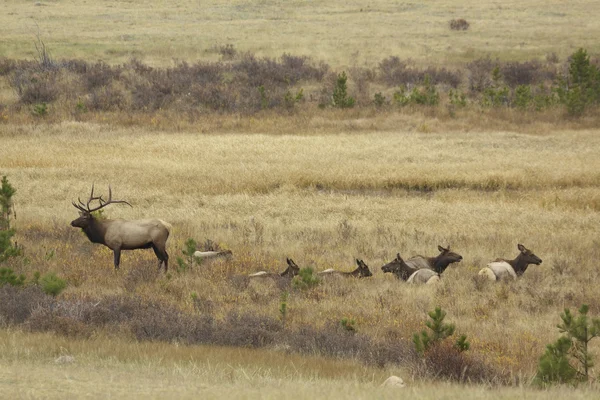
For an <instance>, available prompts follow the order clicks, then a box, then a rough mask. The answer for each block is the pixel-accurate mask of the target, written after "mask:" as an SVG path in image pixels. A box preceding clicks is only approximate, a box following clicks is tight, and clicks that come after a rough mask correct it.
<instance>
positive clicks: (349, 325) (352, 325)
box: [340, 317, 356, 333]
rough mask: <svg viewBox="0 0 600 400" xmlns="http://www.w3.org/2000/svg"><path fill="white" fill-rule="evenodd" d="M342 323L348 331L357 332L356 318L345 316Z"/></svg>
mask: <svg viewBox="0 0 600 400" xmlns="http://www.w3.org/2000/svg"><path fill="white" fill-rule="evenodd" d="M340 325H341V327H342V328H343V329H344V330H345V331H346V332H350V333H356V321H354V319H351V318H346V317H344V318H342V319H341V321H340Z"/></svg>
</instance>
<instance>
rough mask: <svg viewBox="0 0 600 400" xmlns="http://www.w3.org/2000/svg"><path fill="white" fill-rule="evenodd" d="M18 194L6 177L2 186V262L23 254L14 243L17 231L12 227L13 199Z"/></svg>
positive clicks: (0, 206)
mask: <svg viewBox="0 0 600 400" xmlns="http://www.w3.org/2000/svg"><path fill="white" fill-rule="evenodd" d="M16 192H17V191H16V189H15V188H14V187H13V186H12V185H11V184H10V183H9V182H8V179H7V178H6V176H3V177H2V186H0V262H3V261H4V260H6V259H7V258H9V257H15V256H18V255H20V254H21V249H20V247H19V246H17V245H16V244H15V245H13V243H12V237H13V236H14V235H15V230H14V229H12V228H11V227H10V219H11V216H12V215H13V213H14V210H13V200H12V197H13V196H14V194H15V193H16Z"/></svg>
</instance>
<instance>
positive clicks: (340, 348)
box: [0, 0, 600, 399]
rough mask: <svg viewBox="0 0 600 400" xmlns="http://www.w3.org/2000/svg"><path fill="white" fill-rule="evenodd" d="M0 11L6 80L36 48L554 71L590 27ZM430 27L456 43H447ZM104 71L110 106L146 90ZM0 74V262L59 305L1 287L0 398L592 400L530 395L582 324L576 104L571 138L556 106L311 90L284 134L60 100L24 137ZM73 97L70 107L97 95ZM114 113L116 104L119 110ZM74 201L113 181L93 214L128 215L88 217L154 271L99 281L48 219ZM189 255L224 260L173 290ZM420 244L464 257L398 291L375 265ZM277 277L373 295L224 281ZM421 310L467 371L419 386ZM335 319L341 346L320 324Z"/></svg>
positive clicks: (22, 117) (587, 295)
mask: <svg viewBox="0 0 600 400" xmlns="http://www.w3.org/2000/svg"><path fill="white" fill-rule="evenodd" d="M0 8H2V10H3V12H2V13H0V57H7V58H11V59H27V60H31V59H34V58H35V57H36V56H37V55H38V53H37V52H36V50H35V47H34V45H33V43H34V42H35V40H36V35H37V34H38V33H39V35H40V38H41V39H42V40H43V41H44V43H45V44H46V45H47V46H48V48H49V49H50V51H51V53H52V56H53V57H54V58H55V59H63V58H64V59H75V58H81V59H83V60H86V61H87V62H94V61H97V60H102V61H105V62H106V63H108V64H110V65H116V64H120V63H124V62H127V61H128V60H130V59H131V58H132V57H136V58H139V59H141V60H143V61H144V62H145V63H147V65H152V66H161V67H165V66H167V67H168V66H171V65H173V62H174V61H175V60H179V61H182V60H183V61H187V62H190V63H192V62H196V61H210V62H218V61H219V60H220V57H221V55H220V54H219V48H221V46H224V45H227V44H232V45H234V46H235V48H236V49H237V50H238V51H239V52H246V51H247V52H251V53H253V54H255V55H257V56H259V57H261V56H266V57H279V56H281V55H282V54H283V53H290V54H295V55H307V56H309V57H311V58H312V59H313V60H315V62H317V61H319V60H323V61H324V62H327V63H329V64H330V65H331V66H332V69H333V70H335V71H341V70H342V69H344V68H348V67H363V66H366V67H369V68H372V67H373V66H375V65H377V63H378V62H379V61H380V60H381V59H382V58H384V57H388V56H392V55H393V56H399V57H401V58H402V59H408V58H410V59H412V60H414V63H415V65H420V66H425V65H428V66H431V65H434V66H450V67H454V66H456V67H459V66H464V65H465V63H466V62H469V61H472V60H474V59H478V58H480V57H482V56H485V55H490V56H491V57H492V58H496V57H497V58H499V59H502V60H503V61H513V60H515V61H524V60H532V59H536V58H537V59H544V58H545V57H546V56H547V55H548V54H551V53H555V54H556V55H557V56H558V57H559V58H560V59H561V60H564V59H565V58H566V57H567V56H568V55H570V54H572V53H573V51H574V50H576V49H577V48H579V47H584V48H587V49H588V50H589V51H590V53H591V54H598V52H600V48H599V47H598V43H597V41H594V39H595V38H596V37H597V36H598V33H599V32H598V30H600V27H598V26H597V24H595V19H594V13H591V12H590V3H589V2H582V1H575V2H569V3H564V2H551V3H548V2H542V1H536V0H529V1H527V2H524V3H523V2H519V3H516V2H513V3H506V2H504V3H502V4H497V3H493V2H482V3H478V4H473V3H468V2H464V1H463V2H447V1H446V2H445V1H436V2H430V3H423V4H416V3H398V2H391V1H379V2H375V3H369V4H362V3H357V2H341V1H329V2H311V3H305V2H275V1H261V2H257V3H256V4H247V2H230V1H227V2H225V1H219V0H215V1H212V2H209V3H207V2H202V5H199V3H198V2H193V1H186V0H178V1H170V2H167V1H155V2H152V4H151V5H147V4H146V3H143V2H136V1H127V2H126V1H103V2H99V3H94V4H88V3H85V4H84V3H80V2H76V1H72V0H68V1H60V2H59V1H39V2H25V3H24V2H22V1H14V0H8V1H6V2H5V3H4V4H3V5H2V6H0ZM453 18H465V19H466V20H468V21H469V22H470V24H471V27H470V28H469V30H467V31H464V32H456V31H451V30H450V29H449V28H448V21H449V20H450V19H453ZM554 64H556V63H554ZM554 64H553V63H550V64H549V65H554ZM2 65H8V64H2ZM131 65H133V64H131ZM215 65H219V64H215ZM124 68H127V67H124ZM15 71H17V70H15ZM103 71H104V73H106V69H104V70H103ZM232 71H233V70H232ZM17 72H18V71H17ZM113 72H114V71H113ZM113 72H111V74H112V73H113ZM267 72H268V71H267ZM228 73H229V72H228ZM119 74H120V75H119ZM119 74H117V73H114V76H113V75H110V74H109V75H110V81H109V84H107V87H108V86H110V87H111V90H113V94H114V93H117V92H118V90H116V89H119V88H121V86H122V85H124V83H123V82H125V80H127V79H129V80H130V83H132V86H131V87H132V88H135V87H136V86H135V83H136V82H137V83H139V84H140V85H141V86H143V83H144V81H143V79H146V78H147V77H146V76H142V75H139V76H136V75H135V74H132V73H129V72H127V71H125V72H119ZM5 75H6V76H4V75H3V76H2V77H1V78H0V176H3V175H6V176H8V179H9V181H10V183H11V184H12V185H13V186H14V187H15V188H16V189H17V194H16V195H15V198H14V200H15V211H16V219H15V220H14V222H13V226H14V227H15V229H16V231H17V234H16V236H15V240H16V241H17V242H18V244H19V245H20V246H22V247H23V250H24V254H23V257H18V258H12V259H9V260H7V261H6V262H4V263H3V264H2V267H8V268H11V269H12V270H14V271H15V272H16V273H17V274H24V275H26V276H27V278H28V280H31V279H32V278H33V277H34V274H35V272H40V273H41V274H45V273H48V272H54V273H56V274H57V275H58V276H59V277H62V278H64V279H66V280H67V282H68V286H67V288H66V289H65V290H64V291H63V292H62V293H61V294H60V295H59V296H57V297H56V298H51V297H50V296H47V295H44V294H43V293H41V291H39V290H37V289H36V287H33V286H29V287H25V288H23V289H19V290H13V288H11V287H8V286H4V287H2V288H0V304H1V305H0V311H1V313H0V328H1V329H0V368H1V369H2V371H5V372H6V374H5V376H3V377H2V378H0V392H1V393H3V394H4V393H6V394H7V396H10V397H11V398H23V397H27V398H40V397H43V398H57V397H61V398H64V397H65V396H74V397H92V398H95V397H108V396H110V397H115V398H124V397H128V398H129V397H152V398H153V397H164V396H169V397H177V398H188V397H197V396H198V394H200V395H201V396H202V397H204V398H223V397H235V398H239V397H243V398H315V397H318V398H334V399H335V398H347V397H349V396H352V397H356V398H373V397H378V398H392V397H394V398H396V397H397V396H398V392H397V390H394V389H390V388H381V387H379V385H380V384H381V382H383V380H384V379H385V378H387V377H388V376H390V375H392V374H395V375H398V376H401V377H402V378H403V379H404V381H405V382H406V384H407V386H408V387H407V388H404V389H402V390H405V391H407V393H410V396H411V397H414V398H422V399H430V398H436V399H438V398H456V397H459V396H460V397H462V398H507V399H508V398H515V397H526V398H532V399H536V398H548V397H550V396H552V397H567V396H568V397H569V398H582V399H583V398H593V397H594V396H596V393H597V389H598V388H597V383H596V382H595V381H594V382H592V383H591V384H590V385H580V386H579V387H578V388H576V389H574V388H572V387H567V386H565V387H556V388H552V389H549V390H541V389H538V388H536V387H534V386H531V382H532V380H533V377H534V375H535V372H536V367H537V363H538V360H539V357H540V355H541V354H542V353H543V352H544V350H545V346H546V345H547V344H549V343H551V342H554V341H555V340H556V339H557V338H558V336H559V332H558V329H557V328H556V325H557V324H558V323H559V322H560V317H559V315H560V313H561V312H562V311H563V310H564V308H565V307H568V308H571V309H572V310H573V309H578V308H579V307H580V306H581V305H582V304H588V305H589V306H590V315H591V316H594V317H596V316H599V315H600V294H599V293H598V291H597V287H598V286H599V285H600V273H599V272H598V268H597V260H598V258H599V257H600V239H599V238H600V213H599V212H600V160H599V159H598V157H597V154H598V153H599V151H600V131H599V129H598V126H597V116H596V115H595V113H594V112H595V111H594V109H592V110H591V111H589V110H588V112H587V114H583V116H581V117H580V118H566V117H565V115H566V114H565V113H564V111H561V112H558V111H557V109H553V108H549V109H545V110H544V111H541V112H533V111H518V110H516V109H508V108H506V109H494V110H487V111H486V110H482V109H481V108H478V107H473V108H467V109H460V110H458V111H456V112H452V113H451V112H449V111H448V110H446V108H445V106H446V104H444V103H442V106H440V107H439V108H435V109H429V108H427V107H419V106H414V107H411V108H410V109H408V108H396V109H394V108H389V107H388V108H385V109H376V108H374V107H372V106H369V107H365V106H359V107H356V108H354V109H346V110H339V109H338V110H334V109H331V108H329V109H320V108H318V107H317V105H316V103H317V100H316V96H317V94H318V91H319V90H318V88H317V84H318V85H321V84H322V83H321V81H318V80H313V81H311V85H313V86H315V87H310V85H309V87H307V90H306V95H307V97H312V95H313V94H314V96H315V99H312V98H311V100H310V101H309V102H308V103H307V104H305V105H304V106H302V107H301V108H299V109H295V111H294V112H289V113H287V112H281V111H277V110H271V109H269V110H262V111H260V110H259V111H258V112H255V113H245V112H240V113H237V112H234V111H231V110H229V111H227V112H222V113H221V112H218V111H210V110H208V111H207V109H203V110H202V112H199V113H197V114H195V113H194V110H191V111H190V109H189V108H190V104H191V103H189V104H187V103H186V104H183V105H181V104H180V103H177V102H175V103H174V104H175V105H174V106H171V107H170V108H157V109H156V110H153V111H148V110H147V109H134V108H125V107H123V108H122V109H118V108H117V109H106V110H103V109H100V108H98V109H96V110H93V111H92V110H88V111H87V112H86V113H79V114H78V113H77V112H76V110H75V107H76V106H77V107H79V103H80V100H79V99H78V98H75V96H70V95H69V94H68V93H67V94H65V93H62V94H61V96H59V97H58V98H57V99H55V100H54V102H53V103H51V104H50V106H49V107H50V112H49V114H48V115H47V117H40V116H39V115H37V116H36V115H33V114H32V110H34V109H35V107H36V105H37V103H36V102H35V101H34V102H31V104H22V103H20V100H19V95H17V93H15V90H14V85H13V84H12V83H11V81H10V79H11V76H10V75H9V74H8V73H6V74H5ZM28 76H29V75H28ZM37 76H38V75H36V74H35V73H34V74H33V75H31V76H29V77H33V79H32V80H31V82H33V83H36V81H35V79H37ZM82 76H83V75H82ZM107 76H108V75H107ZM182 76H184V75H182ZM92 77H93V74H92ZM55 78H56V79H57V81H59V82H60V85H61V86H60V87H61V88H65V87H69V85H71V86H72V87H73V88H78V89H80V88H81V87H84V86H85V85H86V82H87V83H88V84H89V83H90V82H91V80H90V81H86V80H85V79H88V77H85V76H84V77H83V78H81V80H78V79H79V77H78V76H76V75H75V73H72V72H68V73H66V72H60V71H59V72H58V73H57V75H56V77H55ZM84 78H85V79H84ZM226 78H227V77H226ZM148 79H149V78H148ZM98 81H100V82H102V80H101V79H99V80H98ZM169 82H171V81H169ZM173 82H175V81H173ZM315 82H318V83H315ZM462 82H463V83H464V82H465V81H464V80H463V81H462ZM159 83H160V82H159ZM352 84H353V83H351V85H352ZM158 86H160V85H158ZM301 86H302V82H299V83H298V84H297V85H296V86H295V88H297V87H301ZM358 86H359V85H358V84H356V87H354V86H352V87H351V89H352V90H355V89H356V90H358V89H359V88H358ZM93 89H94V91H92V92H89V94H88V96H89V97H90V98H92V97H94V96H96V95H97V94H98V93H100V94H102V93H104V94H106V93H108V92H109V91H108V89H106V87H104V86H102V85H98V86H97V87H96V86H95V87H94V88H93ZM375 89H377V88H375ZM103 90H104V92H102V91H103ZM128 90H129V89H128ZM388 90H389V91H391V90H392V89H389V88H388ZM254 92H256V91H254ZM78 93H79V92H78ZM81 93H84V92H83V91H82V92H81ZM119 93H121V92H118V93H117V94H119ZM123 93H125V91H123ZM127 93H128V95H131V98H127V99H125V100H124V101H125V102H127V101H129V102H132V101H133V100H132V99H133V98H134V94H135V93H134V92H131V93H129V92H127ZM232 93H233V92H232ZM235 93H237V94H235V95H236V96H239V93H242V94H243V93H244V92H243V90H242V91H241V92H239V93H238V92H235ZM109 94H110V93H109ZM154 94H155V92H151V91H149V92H147V94H146V97H152V96H154ZM278 94H281V95H283V92H282V93H278ZM254 96H256V93H254ZM117 97H118V96H117ZM113 98H115V97H110V96H108V95H107V96H106V97H105V98H104V99H105V100H106V101H107V102H108V103H110V100H111V99H113ZM107 99H108V100H107ZM260 100H261V99H258V103H260ZM127 104H129V105H131V104H133V103H127ZM132 110H133V111H132ZM232 110H234V108H232ZM595 110H596V111H597V108H596V109H595ZM92 184H95V188H96V191H97V193H104V194H105V195H106V194H107V191H108V185H111V187H112V190H113V197H114V198H116V199H120V200H127V201H129V202H130V203H131V204H132V205H133V208H129V207H125V206H119V205H112V206H109V207H107V209H106V210H105V213H104V214H105V216H107V217H109V218H125V219H137V218H150V217H155V218H160V219H163V220H166V221H168V222H169V223H171V224H172V225H173V229H172V233H171V238H170V240H169V243H168V251H169V254H170V256H171V258H170V269H169V273H168V274H162V273H158V272H157V271H156V258H155V256H154V254H153V252H152V251H150V250H138V251H125V252H123V254H122V257H121V269H120V271H118V272H115V271H114V269H113V263H112V252H111V251H109V250H108V249H107V248H105V247H102V246H100V245H93V244H91V243H90V242H89V241H88V239H87V238H86V237H85V236H84V235H83V234H82V233H81V232H79V231H78V230H77V229H75V228H72V227H70V226H69V222H70V221H71V220H73V219H75V218H76V217H77V210H76V209H75V208H74V207H73V206H72V205H71V204H70V203H71V201H76V200H77V198H78V197H81V199H82V200H84V199H86V198H87V196H89V191H90V188H91V185H92ZM188 238H193V239H194V240H196V241H197V242H198V243H200V244H202V243H204V242H205V241H207V240H211V241H213V242H215V243H217V244H218V245H219V246H221V247H222V248H225V249H230V250H232V252H233V259H232V260H230V261H224V260H221V261H216V262H213V263H204V264H202V265H195V266H193V267H192V268H189V269H187V270H186V271H181V270H178V267H177V262H176V258H177V257H181V256H182V249H183V248H184V245H185V241H186V240H187V239H188ZM519 243H521V244H524V245H525V246H526V247H527V248H529V249H531V250H532V251H533V252H534V253H535V254H536V255H537V256H539V257H540V258H541V259H542V260H543V263H542V264H541V265H539V266H535V265H532V266H530V267H529V269H528V270H527V271H526V273H525V274H524V275H523V277H521V278H520V279H519V280H518V281H515V282H504V283H498V284H491V283H488V282H484V281H482V280H481V279H478V277H477V272H478V271H479V270H480V269H481V268H482V267H483V266H485V265H486V264H487V263H488V262H490V261H493V260H494V259H496V258H498V257H503V258H510V259H512V258H514V257H516V256H517V254H518V250H517V244H519ZM438 245H442V246H447V245H450V246H451V248H452V250H453V251H455V252H458V253H459V254H461V255H462V256H463V260H462V262H460V263H458V264H453V265H451V266H450V267H449V268H448V269H447V270H446V271H445V272H444V274H443V277H442V280H441V282H439V283H438V284H437V285H435V286H409V285H407V284H405V283H404V282H400V281H398V280H397V279H396V278H395V277H394V276H393V275H390V274H384V273H383V272H382V271H381V266H382V265H384V264H385V263H387V262H389V261H391V260H392V259H393V258H394V257H395V256H396V254H397V253H400V254H401V255H402V256H403V257H404V258H408V257H410V256H412V255H416V254H422V255H426V256H434V255H437V254H438V250H437V248H438ZM286 257H289V258H292V259H293V260H294V261H295V262H296V263H297V264H298V265H299V266H300V267H311V268H313V269H314V270H316V271H320V270H324V269H327V268H335V269H338V270H343V271H351V270H352V269H354V266H355V264H354V260H355V258H360V259H363V260H364V261H365V262H366V263H367V265H368V266H369V267H370V268H371V271H372V272H373V276H372V277H371V278H368V279H361V280H355V279H343V278H340V277H326V278H324V279H323V280H322V281H321V282H320V283H319V284H318V285H317V286H315V287H313V288H310V289H307V290H300V289H296V288H293V287H291V286H286V285H282V284H281V282H277V281H271V280H268V279H267V280H253V281H250V280H248V279H247V278H246V276H247V275H248V274H250V273H252V272H256V271H260V270H266V271H271V272H280V271H282V270H283V269H284V268H285V267H286V265H285V260H286ZM36 290H37V291H36ZM285 292H288V293H289V296H288V298H287V311H286V314H285V321H283V320H282V313H281V307H282V301H283V300H282V293H285ZM436 306H441V307H442V308H443V309H444V310H445V311H447V313H448V314H447V322H452V323H454V324H455V325H456V330H457V333H458V334H466V335H467V337H468V340H469V341H470V343H471V349H470V350H469V351H468V352H467V353H468V356H467V357H468V358H467V359H462V358H461V359H459V361H460V362H465V364H464V368H463V367H462V365H463V364H460V365H459V366H458V367H456V366H455V364H456V362H457V361H456V359H451V358H450V357H449V356H448V358H444V356H447V355H445V354H443V353H442V354H438V356H439V357H440V358H439V359H437V361H436V362H437V363H438V364H437V365H439V366H440V369H439V370H437V369H436V368H432V367H431V365H429V364H427V365H429V367H424V365H426V364H425V363H424V362H423V360H422V359H421V358H419V357H418V356H417V355H416V354H415V351H414V346H413V344H412V342H411V339H412V335H413V334H414V333H416V332H419V331H421V330H422V329H425V321H426V319H427V312H428V311H430V310H433V309H434V308H435V307H436ZM344 318H346V319H348V320H353V321H355V325H354V326H355V330H356V331H355V332H348V331H346V330H344V329H343V328H341V327H340V321H341V320H342V319H344ZM591 352H592V353H593V354H594V355H595V356H596V357H600V344H599V343H597V342H594V341H592V342H591ZM61 356H62V357H65V356H72V357H73V360H70V359H68V360H67V361H64V360H65V359H64V358H60V357H61ZM61 360H62V361H61ZM71 361H72V362H71ZM428 362H429V361H428ZM434 365H435V363H434ZM457 365H458V364H457ZM453 368H454V369H453ZM457 368H458V370H457V371H456V369H457ZM461 368H463V369H462V370H461ZM452 373H458V374H459V375H460V376H459V377H457V376H455V375H453V376H450V375H451V374H452ZM591 375H592V376H593V377H597V376H598V368H595V369H593V370H592V372H591ZM457 382H462V383H457Z"/></svg>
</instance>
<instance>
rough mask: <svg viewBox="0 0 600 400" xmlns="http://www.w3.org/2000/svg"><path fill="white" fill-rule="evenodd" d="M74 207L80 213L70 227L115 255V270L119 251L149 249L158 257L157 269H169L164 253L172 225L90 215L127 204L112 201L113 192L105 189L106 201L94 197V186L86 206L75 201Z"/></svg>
mask: <svg viewBox="0 0 600 400" xmlns="http://www.w3.org/2000/svg"><path fill="white" fill-rule="evenodd" d="M78 201H79V203H75V202H73V203H72V204H73V206H75V208H77V209H78V210H79V218H77V219H75V220H73V221H71V226H73V227H76V228H81V230H83V232H84V233H85V234H86V236H87V237H88V239H89V240H90V242H92V243H99V244H103V245H105V246H106V247H108V248H109V249H111V250H112V251H113V253H114V265H115V269H119V264H120V260H121V250H135V249H152V250H154V254H156V257H157V258H158V268H159V269H160V268H161V266H163V265H164V267H165V272H166V271H167V269H168V264H169V254H168V253H167V250H166V244H167V239H168V238H169V233H170V231H171V225H170V224H169V223H167V222H165V221H163V220H160V219H141V220H133V221H128V220H124V219H98V218H96V217H95V216H94V215H93V214H92V213H93V212H95V211H99V210H101V209H103V208H104V207H106V206H107V205H109V204H119V203H121V204H127V205H128V206H130V207H133V206H132V205H131V204H129V203H128V202H127V201H124V200H113V199H112V190H111V188H110V186H109V187H108V200H104V199H103V198H102V196H94V185H92V193H91V194H90V198H89V200H88V201H87V203H84V202H83V201H81V199H78ZM93 201H98V203H99V206H97V207H95V208H90V203H91V202H93Z"/></svg>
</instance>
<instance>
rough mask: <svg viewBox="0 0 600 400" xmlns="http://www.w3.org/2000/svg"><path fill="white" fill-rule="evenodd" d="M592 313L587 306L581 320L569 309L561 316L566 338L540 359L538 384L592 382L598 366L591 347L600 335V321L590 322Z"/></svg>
mask: <svg viewBox="0 0 600 400" xmlns="http://www.w3.org/2000/svg"><path fill="white" fill-rule="evenodd" d="M588 311H589V307H588V306H587V305H586V304H584V305H582V306H581V308H580V309H579V315H578V316H577V317H575V316H574V315H573V314H571V310H569V309H568V308H566V309H565V311H564V313H563V314H561V315H560V318H561V319H562V323H561V324H559V325H558V326H557V327H558V329H559V331H560V332H561V333H563V334H564V336H561V337H560V338H559V339H558V340H557V341H556V342H555V343H554V344H549V345H547V346H546V352H545V353H544V354H543V355H542V356H541V357H540V361H539V364H538V372H537V375H536V378H535V379H536V382H537V383H538V384H541V385H548V384H552V383H576V382H579V381H587V380H588V379H589V371H590V368H592V367H593V366H594V363H593V359H592V355H591V354H590V352H589V348H588V347H589V343H590V341H591V340H592V339H593V338H595V337H598V336H600V319H599V318H593V319H591V320H590V319H589V318H588V316H587V313H588Z"/></svg>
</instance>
